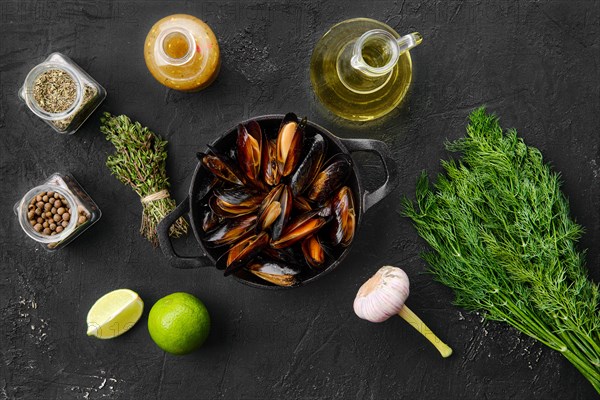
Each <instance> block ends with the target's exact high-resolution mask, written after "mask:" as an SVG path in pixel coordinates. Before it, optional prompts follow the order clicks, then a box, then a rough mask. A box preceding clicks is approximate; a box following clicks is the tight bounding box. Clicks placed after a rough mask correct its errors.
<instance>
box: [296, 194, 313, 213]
mask: <svg viewBox="0 0 600 400" xmlns="http://www.w3.org/2000/svg"><path fill="white" fill-rule="evenodd" d="M293 206H294V209H296V210H298V211H300V212H301V213H303V212H308V211H312V209H313V208H312V205H311V204H310V202H309V201H308V200H307V199H306V198H304V197H300V196H294V201H293Z"/></svg>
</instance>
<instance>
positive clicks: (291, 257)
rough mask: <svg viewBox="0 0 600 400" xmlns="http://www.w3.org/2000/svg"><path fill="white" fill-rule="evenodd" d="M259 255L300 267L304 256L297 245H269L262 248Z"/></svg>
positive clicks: (303, 261)
mask: <svg viewBox="0 0 600 400" xmlns="http://www.w3.org/2000/svg"><path fill="white" fill-rule="evenodd" d="M261 255H264V256H265V257H267V258H269V259H271V260H275V261H279V262H282V263H284V264H287V265H294V266H298V267H301V266H302V265H304V264H305V260H304V256H303V255H302V249H301V248H300V247H299V246H298V247H297V246H291V247H284V248H281V249H275V248H273V247H270V246H269V247H265V248H264V249H263V251H262V252H261Z"/></svg>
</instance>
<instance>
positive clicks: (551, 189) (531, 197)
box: [404, 108, 600, 393]
mask: <svg viewBox="0 0 600 400" xmlns="http://www.w3.org/2000/svg"><path fill="white" fill-rule="evenodd" d="M447 148H448V150H450V151H454V152H460V153H462V158H461V159H459V160H451V161H443V162H442V166H443V167H444V169H445V175H443V174H442V175H440V176H438V178H437V183H435V185H433V187H432V186H430V184H429V181H428V178H427V175H426V174H425V173H424V174H423V175H422V176H421V178H420V180H419V182H418V184H417V189H416V204H413V202H411V201H409V200H407V199H405V200H404V214H405V215H406V216H408V217H409V218H411V219H412V221H413V224H414V226H415V228H416V229H417V232H418V233H419V235H421V237H423V238H424V239H425V240H426V241H427V243H428V244H429V245H430V246H431V248H432V249H433V252H430V253H427V254H425V255H424V258H425V260H426V261H427V263H428V264H429V266H430V270H431V272H432V273H433V275H434V277H435V278H436V279H437V280H439V281H440V282H441V283H443V284H444V285H446V286H448V287H450V288H452V289H453V290H454V293H455V296H456V299H455V303H456V304H457V305H459V306H461V307H464V308H466V309H469V310H479V311H483V312H484V313H485V315H486V317H487V318H488V319H490V320H496V321H504V322H506V323H508V324H509V325H511V326H513V327H515V328H517V329H518V330H520V331H521V332H523V333H525V334H527V335H529V336H531V337H533V338H535V339H537V340H539V341H540V342H542V343H543V344H545V345H546V346H548V347H550V348H552V349H554V350H556V351H559V352H561V353H562V354H563V356H565V357H566V358H567V359H568V360H569V361H570V362H571V363H572V364H573V365H574V366H575V367H576V368H577V369H578V370H579V371H580V372H581V373H582V374H583V375H584V376H585V377H586V378H587V379H588V380H589V381H590V382H591V384H592V385H593V386H594V388H595V389H596V391H598V393H600V317H599V315H598V304H599V303H598V302H599V300H600V293H599V289H598V285H597V284H595V283H593V282H591V281H590V280H589V279H588V278H587V274H586V270H585V268H584V255H583V253H582V252H579V251H578V250H577V249H576V243H577V241H578V239H579V237H580V236H581V233H582V228H581V227H580V226H579V225H577V224H576V223H575V222H574V221H573V220H572V219H571V218H570V217H569V204H568V201H567V199H566V197H565V196H564V195H563V193H562V192H561V191H560V179H559V176H558V174H556V173H554V172H552V170H551V169H550V167H549V166H548V165H546V164H544V162H543V160H542V155H541V153H540V152H539V150H537V149H536V148H533V147H528V146H526V145H525V144H524V143H523V140H522V139H520V138H518V137H517V133H516V132H515V131H514V130H510V131H508V132H506V133H503V131H502V128H501V127H500V125H499V123H498V119H497V118H496V117H495V116H494V115H490V114H487V113H486V112H485V109H483V108H480V109H477V110H475V111H474V112H473V113H472V114H471V116H470V124H469V126H468V127H467V135H466V137H465V138H463V139H461V140H458V141H455V142H452V143H448V144H447Z"/></svg>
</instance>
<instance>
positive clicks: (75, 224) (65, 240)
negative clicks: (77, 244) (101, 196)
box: [14, 173, 102, 251]
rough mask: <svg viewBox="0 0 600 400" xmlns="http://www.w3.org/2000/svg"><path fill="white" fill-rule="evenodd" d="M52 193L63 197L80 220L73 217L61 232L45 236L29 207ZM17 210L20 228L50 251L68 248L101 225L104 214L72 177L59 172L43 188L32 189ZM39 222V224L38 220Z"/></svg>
mask: <svg viewBox="0 0 600 400" xmlns="http://www.w3.org/2000/svg"><path fill="white" fill-rule="evenodd" d="M49 192H50V193H58V194H59V195H61V196H62V197H64V199H65V200H66V202H67V206H68V207H69V209H70V210H71V213H72V210H73V209H76V210H77V217H76V218H75V217H74V216H73V217H71V218H70V219H69V220H68V223H67V224H66V226H64V227H63V228H62V231H61V232H58V233H55V234H54V235H47V234H43V233H42V232H39V231H38V230H36V229H35V228H34V224H33V223H32V222H31V221H30V217H29V215H28V214H29V212H30V211H33V209H32V208H31V206H30V205H31V204H32V200H34V199H36V198H37V196H38V195H41V194H42V193H45V195H47V194H48V193H49ZM34 201H35V200H34ZM34 208H35V206H34ZM14 211H15V214H16V215H17V217H18V219H19V224H20V225H21V228H22V229H23V231H24V232H25V233H26V234H27V236H29V237H30V238H31V239H33V240H35V241H36V242H38V243H42V244H43V245H44V248H45V249H46V250H48V251H54V250H58V249H61V248H63V247H65V246H66V245H67V244H69V243H71V242H72V241H73V239H75V238H76V237H77V236H79V235H81V233H83V232H84V231H85V230H86V229H88V228H89V227H91V226H92V225H93V224H95V223H96V222H98V220H99V219H100V217H101V216H102V212H101V211H100V209H99V208H98V206H97V205H96V203H95V202H94V200H92V198H91V197H90V196H89V195H88V194H87V192H86V191H85V190H83V188H82V187H81V185H79V183H78V182H77V181H76V180H75V178H73V177H72V176H71V175H69V174H65V175H63V174H59V173H55V174H53V175H52V176H50V177H49V178H48V179H47V180H46V181H45V182H43V183H42V184H41V185H39V186H36V187H34V188H33V189H31V190H29V191H28V192H27V193H26V194H25V195H24V196H23V198H21V200H20V201H19V202H18V203H17V204H15V207H14ZM37 217H39V215H38V216H36V218H37ZM37 222H38V223H39V221H37Z"/></svg>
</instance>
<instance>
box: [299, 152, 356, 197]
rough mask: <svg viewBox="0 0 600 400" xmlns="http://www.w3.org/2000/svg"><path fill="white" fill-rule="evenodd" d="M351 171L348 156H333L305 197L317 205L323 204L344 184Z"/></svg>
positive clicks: (341, 154) (350, 161)
mask: <svg viewBox="0 0 600 400" xmlns="http://www.w3.org/2000/svg"><path fill="white" fill-rule="evenodd" d="M351 170H352V159H351V158H350V156H348V155H347V154H343V153H338V154H336V155H334V156H333V157H331V158H330V159H329V160H328V161H327V162H326V163H325V168H324V169H323V170H322V171H321V172H319V174H318V175H317V176H316V178H315V180H314V181H313V182H312V183H311V185H310V188H309V189H308V192H307V195H306V197H308V199H309V200H312V201H314V202H316V203H318V204H321V203H323V202H325V201H326V200H328V199H330V198H331V196H332V195H333V193H335V191H336V190H338V189H339V188H340V187H341V186H342V185H343V184H344V182H345V181H346V179H348V175H350V171H351Z"/></svg>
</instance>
